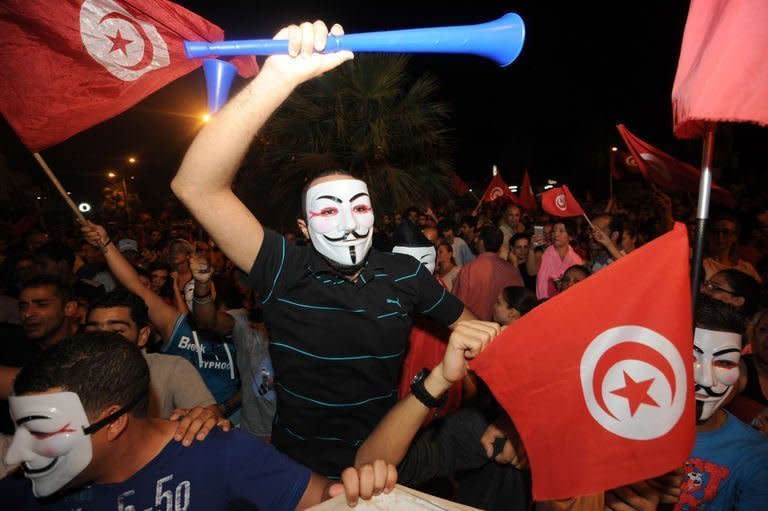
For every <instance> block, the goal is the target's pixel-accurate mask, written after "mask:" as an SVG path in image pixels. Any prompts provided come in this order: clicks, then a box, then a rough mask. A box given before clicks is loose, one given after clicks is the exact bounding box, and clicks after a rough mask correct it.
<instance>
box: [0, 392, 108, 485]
mask: <svg viewBox="0 0 768 511" xmlns="http://www.w3.org/2000/svg"><path fill="white" fill-rule="evenodd" d="M8 404H9V408H10V412H11V418H13V421H14V424H15V425H16V432H15V433H14V435H13V441H12V442H11V445H10V447H9V448H8V453H7V454H6V455H5V463H6V464H7V465H16V464H18V463H23V465H22V469H23V470H24V475H25V476H26V477H27V478H29V479H30V480H31V481H32V492H33V493H34V494H35V497H47V496H49V495H53V494H54V493H56V492H57V491H58V490H60V489H61V488H63V487H64V486H65V485H66V484H67V483H68V482H70V481H71V480H72V479H74V478H75V477H76V476H77V475H78V474H80V472H82V471H83V470H84V469H85V467H87V466H88V464H89V463H90V462H91V458H92V456H93V448H92V446H91V439H90V437H89V436H88V434H87V433H86V432H85V428H87V427H88V417H87V416H86V414H85V410H84V409H83V405H82V403H81V402H80V398H79V397H78V395H77V394H75V393H74V392H56V393H51V394H38V395H33V396H10V397H9V398H8Z"/></svg>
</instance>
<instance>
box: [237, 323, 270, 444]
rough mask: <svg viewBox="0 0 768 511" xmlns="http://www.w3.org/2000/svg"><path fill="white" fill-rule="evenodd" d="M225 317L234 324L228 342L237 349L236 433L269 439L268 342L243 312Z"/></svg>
mask: <svg viewBox="0 0 768 511" xmlns="http://www.w3.org/2000/svg"><path fill="white" fill-rule="evenodd" d="M227 314H229V315H230V316H232V318H233V319H234V320H235V325H234V327H233V328H232V341H233V342H234V343H235V347H236V349H237V369H238V371H239V372H240V381H241V385H242V386H241V389H242V394H243V404H242V407H241V409H240V429H241V430H243V431H247V432H248V433H251V434H252V435H256V436H261V437H267V436H270V435H271V434H272V419H273V418H274V416H275V406H276V403H277V401H276V399H277V398H276V396H275V390H274V384H275V382H274V374H275V372H274V370H273V369H272V359H271V358H270V357H269V340H268V339H267V337H266V335H265V334H262V333H261V332H259V330H257V329H256V328H253V327H252V326H251V325H250V322H249V321H248V311H247V310H245V309H232V310H229V311H227Z"/></svg>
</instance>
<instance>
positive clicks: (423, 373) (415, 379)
mask: <svg viewBox="0 0 768 511" xmlns="http://www.w3.org/2000/svg"><path fill="white" fill-rule="evenodd" d="M427 375H429V369H422V370H421V371H419V372H418V373H416V375H415V376H414V377H413V380H411V383H419V382H420V381H422V380H424V378H426V377H427Z"/></svg>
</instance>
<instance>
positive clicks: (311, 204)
mask: <svg viewBox="0 0 768 511" xmlns="http://www.w3.org/2000/svg"><path fill="white" fill-rule="evenodd" d="M306 207H307V211H306V213H307V230H308V231H309V237H310V239H311V240H312V244H313V245H314V247H315V249H316V250H317V251H318V252H320V253H321V254H322V255H323V256H325V257H327V258H328V259H330V260H331V261H333V262H335V263H338V264H340V265H342V266H356V265H360V264H361V263H362V262H363V261H364V260H365V257H366V256H367V255H368V251H369V250H370V249H371V243H372V241H373V208H372V207H371V198H370V196H369V195H368V186H366V184H365V183H364V182H362V181H360V180H358V179H336V180H333V181H325V182H323V183H319V184H316V185H314V186H312V187H311V188H310V189H309V190H307V197H306Z"/></svg>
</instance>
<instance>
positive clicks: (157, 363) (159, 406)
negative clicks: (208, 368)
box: [144, 353, 216, 419]
mask: <svg viewBox="0 0 768 511" xmlns="http://www.w3.org/2000/svg"><path fill="white" fill-rule="evenodd" d="M144 358H145V359H146V361H147V365H148V366H149V390H150V399H149V416H150V417H158V418H161V419H167V418H168V417H170V416H171V414H172V413H173V411H174V410H175V409H176V408H194V407H196V406H210V405H212V404H214V403H216V400H215V399H214V398H213V394H211V391H210V390H208V387H206V385H205V382H203V378H202V377H201V376H200V373H199V372H198V371H197V369H195V367H194V366H193V365H192V364H190V363H189V362H188V361H187V360H186V359H184V358H182V357H179V356H177V355H164V354H162V353H145V354H144Z"/></svg>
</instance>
